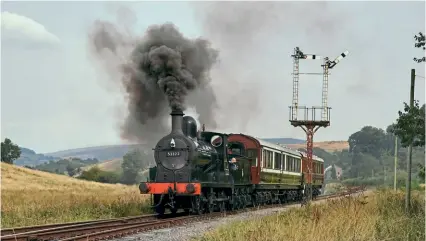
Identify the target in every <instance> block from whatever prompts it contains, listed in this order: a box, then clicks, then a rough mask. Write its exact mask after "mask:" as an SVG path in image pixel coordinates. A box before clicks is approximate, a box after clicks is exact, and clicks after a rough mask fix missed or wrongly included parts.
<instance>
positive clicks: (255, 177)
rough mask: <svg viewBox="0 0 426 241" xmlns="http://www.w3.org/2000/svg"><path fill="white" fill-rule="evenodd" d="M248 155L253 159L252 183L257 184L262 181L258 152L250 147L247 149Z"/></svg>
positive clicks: (251, 169) (251, 168)
mask: <svg viewBox="0 0 426 241" xmlns="http://www.w3.org/2000/svg"><path fill="white" fill-rule="evenodd" d="M247 157H248V158H250V160H251V167H250V172H251V183H253V184H257V183H259V182H260V172H259V170H260V168H259V167H258V164H257V162H258V161H259V160H258V153H257V150H256V149H248V150H247Z"/></svg>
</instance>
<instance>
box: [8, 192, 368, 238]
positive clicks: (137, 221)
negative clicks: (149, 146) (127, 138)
mask: <svg viewBox="0 0 426 241" xmlns="http://www.w3.org/2000/svg"><path fill="white" fill-rule="evenodd" d="M364 190H365V188H364V187H357V188H352V189H350V190H347V191H345V192H342V193H338V194H332V195H324V196H318V198H316V200H322V199H330V198H337V197H341V196H347V195H351V194H354V193H358V192H362V191H364ZM297 203H300V202H294V203H287V204H274V205H265V206H257V207H250V208H246V209H242V210H236V211H232V212H225V213H220V212H214V213H209V214H205V215H189V214H188V213H178V214H175V215H174V216H171V214H166V215H164V216H163V217H161V218H160V217H158V216H157V215H155V214H154V215H142V216H134V217H126V218H115V219H104V220H94V221H85V222H74V223H64V224H51V225H42V226H31V227H22V228H15V229H13V228H10V229H4V230H1V237H0V239H1V240H4V241H46V240H55V241H59V240H61V241H71V240H72V241H83V240H85V241H88V240H100V239H112V238H119V237H123V236H127V235H131V234H135V233H139V232H144V231H149V230H152V229H160V228H168V227H171V226H176V225H182V224H185V223H190V222H194V221H199V220H203V219H211V218H215V217H221V216H225V215H234V214H237V213H241V212H248V211H253V210H258V209H263V208H272V207H278V206H283V205H289V204H297Z"/></svg>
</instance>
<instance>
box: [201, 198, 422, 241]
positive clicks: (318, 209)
mask: <svg viewBox="0 0 426 241" xmlns="http://www.w3.org/2000/svg"><path fill="white" fill-rule="evenodd" d="M412 200H413V201H412V207H413V209H412V212H411V213H410V215H406V214H405V213H404V193H402V192H398V193H394V192H392V191H388V190H380V191H375V192H374V194H373V193H372V194H369V196H368V197H366V198H362V197H360V198H355V197H349V198H342V199H339V200H329V201H326V202H324V203H322V204H315V205H311V206H309V207H305V208H295V209H292V210H289V211H288V212H283V213H281V214H277V215H274V216H270V217H266V218H262V219H257V220H250V221H242V222H236V223H233V224H231V225H228V226H226V227H222V228H219V229H217V230H213V231H211V232H209V233H207V234H206V235H204V236H203V237H201V238H199V239H198V240H203V241H213V240H217V241H219V240H224V241H225V240H226V241H227V240H237V241H238V240H241V241H247V240H262V241H267V240H274V241H279V240H292V241H306V240H309V241H346V240H351V241H358V240H359V241H361V240H362V241H364V240H371V241H375V240H377V241H378V240H407V241H420V240H421V241H424V240H425V202H424V192H415V193H413V196H412Z"/></svg>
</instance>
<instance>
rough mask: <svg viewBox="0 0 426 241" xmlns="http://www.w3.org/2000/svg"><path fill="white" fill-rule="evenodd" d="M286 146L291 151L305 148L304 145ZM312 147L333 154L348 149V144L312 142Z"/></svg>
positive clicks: (341, 142)
mask: <svg viewBox="0 0 426 241" xmlns="http://www.w3.org/2000/svg"><path fill="white" fill-rule="evenodd" d="M287 146H288V147H290V148H293V149H298V148H306V144H290V145H287ZM314 147H318V148H321V149H323V150H325V151H328V152H335V151H341V150H344V149H349V143H348V142H347V141H321V142H314Z"/></svg>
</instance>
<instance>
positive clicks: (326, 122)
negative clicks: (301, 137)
mask: <svg viewBox="0 0 426 241" xmlns="http://www.w3.org/2000/svg"><path fill="white" fill-rule="evenodd" d="M348 54H349V51H345V52H343V53H341V54H340V55H339V56H338V57H336V58H335V59H334V60H333V61H331V60H330V59H329V58H328V57H324V58H323V57H322V56H318V55H315V54H305V53H304V52H303V51H302V50H300V48H299V47H296V48H294V53H293V55H291V57H292V58H293V100H292V105H291V106H290V107H289V108H290V120H289V121H290V124H291V125H292V126H294V127H301V128H302V129H303V131H305V133H306V157H304V158H303V159H304V160H305V162H304V163H305V164H304V165H303V166H302V172H303V173H304V175H305V177H306V184H305V185H306V186H305V197H306V200H307V201H310V200H312V185H313V183H314V181H315V180H313V179H314V178H315V177H314V175H313V170H314V167H313V161H312V156H313V151H312V149H313V136H314V133H315V132H316V131H317V130H318V129H319V128H321V127H324V128H326V127H328V126H330V110H331V107H329V106H328V77H329V75H330V72H329V70H330V69H333V68H334V67H335V66H336V65H337V64H338V63H339V62H340V61H341V60H342V59H343V58H345V57H346V56H347V55H348ZM300 59H311V60H316V59H323V60H324V62H323V64H322V65H321V67H322V69H323V72H322V73H300V71H299V70H300V68H299V60H300ZM301 74H305V75H322V76H323V81H322V105H321V106H319V107H318V106H312V107H310V108H309V107H307V106H300V105H299V76H300V75H301ZM299 110H303V118H301V119H299V118H298V114H299ZM317 110H321V118H319V119H317V118H316V117H315V113H316V111H317Z"/></svg>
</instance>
